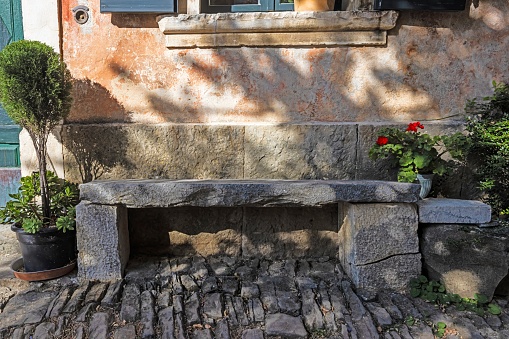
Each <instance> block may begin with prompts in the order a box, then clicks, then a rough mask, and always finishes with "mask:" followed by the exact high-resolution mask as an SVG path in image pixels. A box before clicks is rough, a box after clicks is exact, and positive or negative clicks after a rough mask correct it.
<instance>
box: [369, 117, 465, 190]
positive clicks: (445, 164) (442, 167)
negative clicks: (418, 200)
mask: <svg viewBox="0 0 509 339" xmlns="http://www.w3.org/2000/svg"><path fill="white" fill-rule="evenodd" d="M418 128H420V129H422V128H424V126H423V125H422V124H421V123H420V122H413V123H410V124H409V126H408V128H407V129H406V131H403V130H401V129H398V128H394V127H390V128H384V129H382V130H381V131H380V135H379V136H378V140H377V142H376V144H375V145H374V146H373V147H372V148H371V149H370V151H369V156H370V158H371V159H379V158H382V159H384V158H388V159H389V160H391V161H392V163H393V165H394V166H396V167H398V168H399V171H398V181H402V182H413V181H415V179H416V177H417V174H419V173H421V174H431V173H433V174H436V175H439V176H440V175H444V174H446V173H447V172H448V171H449V169H450V168H451V162H452V160H449V161H447V160H445V159H443V158H442V156H443V155H444V154H445V153H449V155H450V157H452V158H453V159H462V158H463V156H464V155H465V149H466V148H467V144H468V139H467V138H466V137H465V136H464V135H463V134H461V133H460V132H458V133H456V134H453V135H450V136H446V135H444V136H431V135H429V134H426V133H421V132H419V131H418Z"/></svg>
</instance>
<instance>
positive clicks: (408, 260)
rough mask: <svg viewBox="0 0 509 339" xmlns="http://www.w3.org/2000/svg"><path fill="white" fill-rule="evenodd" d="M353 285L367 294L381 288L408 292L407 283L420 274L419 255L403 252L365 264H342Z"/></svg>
mask: <svg viewBox="0 0 509 339" xmlns="http://www.w3.org/2000/svg"><path fill="white" fill-rule="evenodd" d="M343 268H344V269H345V272H346V273H347V274H348V276H349V277H350V279H352V282H353V283H354V284H355V287H356V288H357V289H358V290H360V291H362V292H364V293H367V294H368V295H369V294H372V293H377V292H379V291H381V290H387V289H389V290H394V291H398V292H402V293H404V292H408V285H409V282H410V280H411V279H412V278H415V277H417V276H419V275H420V274H421V270H422V263H421V255H420V254H419V253H416V254H403V255H396V256H393V257H389V258H387V259H385V260H382V261H378V262H374V263H370V264H366V265H353V264H349V265H348V266H343Z"/></svg>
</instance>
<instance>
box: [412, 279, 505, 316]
mask: <svg viewBox="0 0 509 339" xmlns="http://www.w3.org/2000/svg"><path fill="white" fill-rule="evenodd" d="M410 295H411V296H412V297H414V298H417V297H420V298H421V299H423V300H425V301H427V302H431V303H435V304H437V305H442V306H444V307H445V306H450V305H454V306H456V309H457V310H459V311H471V312H475V313H477V314H478V315H481V316H482V315H484V314H485V312H489V313H491V314H494V315H498V314H500V313H501V312H502V309H501V308H500V306H498V305H497V304H495V303H489V299H488V297H486V296H485V295H482V294H477V293H476V294H475V295H474V298H462V297H460V296H459V295H458V294H454V293H447V291H446V288H445V286H444V285H443V284H441V283H440V282H438V281H433V280H428V278H426V277H425V276H423V275H421V276H419V277H418V278H415V279H412V280H411V281H410Z"/></svg>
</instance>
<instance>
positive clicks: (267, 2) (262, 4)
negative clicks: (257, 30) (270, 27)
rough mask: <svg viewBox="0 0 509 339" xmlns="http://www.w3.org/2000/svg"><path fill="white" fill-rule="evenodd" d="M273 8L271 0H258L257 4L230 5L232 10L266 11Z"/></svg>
mask: <svg viewBox="0 0 509 339" xmlns="http://www.w3.org/2000/svg"><path fill="white" fill-rule="evenodd" d="M273 10H274V1H273V0H258V4H245V5H232V12H267V11H273Z"/></svg>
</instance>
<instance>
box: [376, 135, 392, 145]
mask: <svg viewBox="0 0 509 339" xmlns="http://www.w3.org/2000/svg"><path fill="white" fill-rule="evenodd" d="M388 142H389V138H387V137H384V136H383V135H381V136H379V137H378V139H377V140H376V144H377V145H378V146H383V145H387V143H388Z"/></svg>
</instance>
